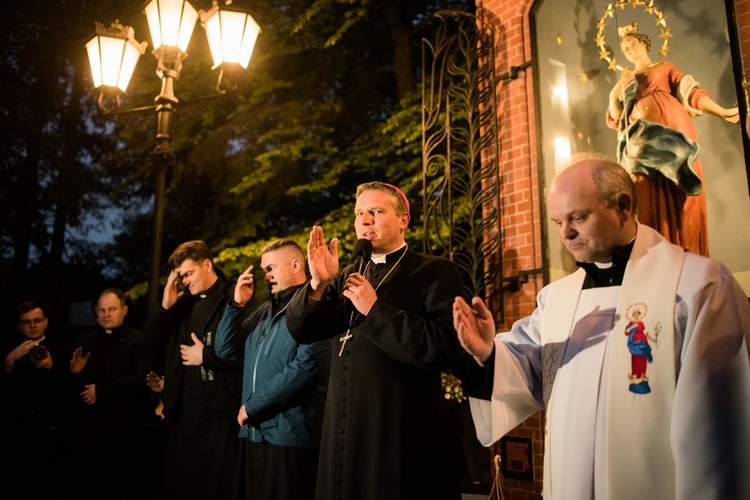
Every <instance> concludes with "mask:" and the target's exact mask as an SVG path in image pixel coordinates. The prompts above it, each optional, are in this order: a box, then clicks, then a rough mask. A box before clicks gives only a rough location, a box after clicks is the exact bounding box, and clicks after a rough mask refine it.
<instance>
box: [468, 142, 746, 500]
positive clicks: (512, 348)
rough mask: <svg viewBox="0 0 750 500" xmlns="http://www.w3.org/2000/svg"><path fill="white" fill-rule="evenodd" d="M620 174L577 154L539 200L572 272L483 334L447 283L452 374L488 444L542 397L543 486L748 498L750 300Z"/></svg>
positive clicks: (562, 493) (484, 319) (568, 492)
mask: <svg viewBox="0 0 750 500" xmlns="http://www.w3.org/2000/svg"><path fill="white" fill-rule="evenodd" d="M637 203H638V200H637V196H636V193H635V188H634V186H633V183H632V180H631V178H630V175H629V174H628V173H627V172H626V171H625V170H624V169H623V168H622V167H620V166H619V165H618V164H616V163H614V162H612V161H610V160H607V159H605V158H603V157H599V156H594V155H591V156H588V157H579V158H577V159H576V160H574V161H573V163H572V165H571V166H570V167H569V168H567V169H566V170H564V171H563V172H562V173H561V174H560V175H559V176H558V177H557V178H556V179H555V181H554V183H553V185H552V186H551V188H550V190H549V193H548V199H547V207H548V213H549V215H550V217H551V219H552V220H553V221H554V222H555V224H556V225H557V226H558V228H559V231H560V237H561V239H562V241H563V243H564V245H565V246H566V248H567V249H568V250H569V251H570V252H571V254H573V256H574V257H575V259H576V261H577V263H578V266H579V269H578V271H577V272H575V273H573V274H571V275H569V276H567V277H565V278H563V279H561V280H559V281H556V282H554V283H552V284H550V285H548V286H546V287H545V288H544V289H542V291H541V292H540V293H539V295H538V298H537V308H536V310H535V311H534V313H533V314H532V315H531V316H530V317H527V318H524V319H521V320H519V321H517V322H516V323H515V324H514V325H513V327H512V329H511V331H509V332H505V333H500V334H497V335H495V325H494V321H493V319H492V314H491V313H490V311H489V310H488V309H487V308H486V307H485V306H484V303H483V302H482V300H481V299H479V298H477V297H475V298H474V299H473V300H472V303H471V304H467V303H466V302H465V301H464V300H462V299H461V298H460V297H459V298H456V301H455V303H454V308H453V315H454V326H455V327H456V331H457V332H458V337H459V341H460V342H461V344H462V346H463V347H464V349H465V350H466V351H467V352H468V353H469V354H470V355H472V356H473V358H474V361H473V362H472V363H471V367H470V369H469V371H468V373H467V375H466V378H465V380H464V390H465V391H466V392H467V393H469V395H472V394H473V395H475V396H477V397H476V398H471V399H470V403H471V409H472V416H473V418H474V423H475V426H476V430H477V436H478V438H479V440H480V441H481V442H482V444H484V445H485V446H489V445H491V444H492V443H494V442H495V441H497V440H499V439H500V438H501V437H502V436H503V435H505V434H506V433H507V432H509V431H510V430H512V429H513V428H514V427H516V426H517V425H518V424H520V423H521V422H523V421H524V420H525V419H526V418H528V417H529V416H531V415H532V414H534V413H535V412H537V411H539V410H544V417H545V418H544V427H545V429H544V446H545V453H544V457H545V458H544V487H543V495H544V497H545V498H548V499H574V500H585V499H593V498H598V499H609V500H611V499H620V498H633V499H651V498H653V499H660V500H661V499H671V498H680V499H688V498H689V499H697V498H700V499H709V498H711V499H712V498H717V499H718V498H726V499H728V498H732V499H735V498H750V472H749V471H750V469H749V468H748V467H750V465H749V464H750V356H749V351H748V339H749V338H750V305H748V299H747V296H746V295H745V293H744V292H743V291H742V289H741V288H740V286H739V285H738V284H737V282H736V281H735V280H734V278H733V277H732V275H731V273H730V272H729V271H728V270H727V269H726V267H724V266H723V265H722V264H720V263H719V262H717V261H715V260H712V259H708V258H705V257H701V256H698V255H695V254H692V253H689V252H685V251H683V250H682V249H681V248H679V247H677V246H675V245H672V244H671V243H668V242H667V241H666V240H665V239H664V238H662V237H661V236H660V235H659V234H658V233H657V232H655V231H654V230H652V229H650V228H648V227H646V226H643V225H640V224H638V222H637V221H636V219H635V215H634V214H635V213H636V208H637Z"/></svg>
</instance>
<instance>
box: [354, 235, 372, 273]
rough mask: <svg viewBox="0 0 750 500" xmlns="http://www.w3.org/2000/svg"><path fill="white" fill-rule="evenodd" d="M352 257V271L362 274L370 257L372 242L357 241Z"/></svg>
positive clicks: (365, 240) (361, 239)
mask: <svg viewBox="0 0 750 500" xmlns="http://www.w3.org/2000/svg"><path fill="white" fill-rule="evenodd" d="M352 256H353V257H354V271H355V272H357V273H359V274H362V273H363V272H364V270H365V266H366V265H367V263H368V262H369V261H370V257H371V256H372V242H371V241H370V240H368V239H365V238H360V239H358V240H357V242H356V243H355V244H354V250H352Z"/></svg>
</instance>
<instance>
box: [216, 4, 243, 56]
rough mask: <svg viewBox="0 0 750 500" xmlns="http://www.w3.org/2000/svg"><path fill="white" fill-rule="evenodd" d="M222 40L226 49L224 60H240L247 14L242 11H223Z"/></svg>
mask: <svg viewBox="0 0 750 500" xmlns="http://www.w3.org/2000/svg"><path fill="white" fill-rule="evenodd" d="M220 14H221V41H222V47H223V49H224V61H225V62H230V63H236V62H239V60H240V48H241V45H242V32H243V31H244V29H245V18H246V17H247V16H246V15H245V14H243V13H241V12H232V11H222V12H220Z"/></svg>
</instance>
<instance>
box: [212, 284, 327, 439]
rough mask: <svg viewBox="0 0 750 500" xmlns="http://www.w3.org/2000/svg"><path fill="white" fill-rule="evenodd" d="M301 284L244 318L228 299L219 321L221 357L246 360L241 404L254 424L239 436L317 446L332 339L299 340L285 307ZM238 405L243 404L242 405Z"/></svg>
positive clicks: (280, 293) (219, 349)
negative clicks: (308, 342) (330, 340)
mask: <svg viewBox="0 0 750 500" xmlns="http://www.w3.org/2000/svg"><path fill="white" fill-rule="evenodd" d="M300 288H301V285H300V286H298V287H291V288H287V289H286V290H283V291H281V292H279V293H278V294H276V296H275V297H274V298H272V299H271V300H269V301H267V302H264V303H263V304H262V305H260V306H259V307H258V308H257V309H255V310H254V311H253V312H252V313H251V314H250V316H247V317H246V318H245V314H243V309H242V308H239V307H237V305H236V304H235V303H234V301H233V300H231V299H230V301H229V305H228V306H227V308H226V309H225V311H224V315H223V316H222V318H221V321H220V322H219V326H218V329H217V331H216V337H215V340H214V341H215V344H214V345H215V350H216V354H217V355H218V356H219V357H222V358H227V359H242V358H243V357H244V360H245V362H244V374H243V379H242V404H243V405H245V411H246V412H247V414H248V416H249V423H250V428H249V429H246V428H241V429H240V437H241V438H246V439H250V440H251V441H253V442H255V443H263V442H267V443H271V444H274V445H277V446H295V447H318V446H319V445H320V435H321V428H322V424H323V410H324V407H325V398H326V388H327V385H328V368H329V365H328V360H329V349H330V348H329V341H327V340H325V341H322V342H315V343H313V344H298V343H297V342H296V341H295V340H294V339H293V338H292V336H291V335H290V334H289V330H288V329H287V326H286V315H285V311H286V306H287V304H288V303H289V300H290V299H291V297H292V296H293V295H294V293H295V292H296V291H297V290H299V289H300ZM238 408H239V407H238Z"/></svg>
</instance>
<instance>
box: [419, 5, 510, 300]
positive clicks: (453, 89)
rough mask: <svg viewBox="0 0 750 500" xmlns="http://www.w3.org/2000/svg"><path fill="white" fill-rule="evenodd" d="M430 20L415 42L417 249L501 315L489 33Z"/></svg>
mask: <svg viewBox="0 0 750 500" xmlns="http://www.w3.org/2000/svg"><path fill="white" fill-rule="evenodd" d="M433 22H438V23H440V24H439V26H438V27H437V29H436V30H435V33H436V35H435V38H434V39H432V40H426V39H423V40H422V183H423V186H422V187H423V198H422V203H423V224H424V239H423V246H424V252H425V253H431V254H435V255H443V256H446V257H448V258H450V259H451V260H452V261H453V262H454V263H455V264H456V265H457V267H458V268H459V272H460V273H461V278H462V281H463V285H464V292H465V295H467V296H473V295H477V296H480V297H487V298H489V299H491V304H490V305H491V307H492V309H493V310H494V311H495V312H496V314H500V315H502V292H501V286H500V282H499V277H500V274H501V269H502V256H501V251H500V250H501V246H500V224H499V222H500V201H499V192H500V186H499V182H500V181H499V170H498V155H499V138H498V120H497V101H496V96H495V85H494V82H495V50H494V47H495V43H494V40H495V34H494V30H493V28H492V27H491V26H489V25H488V24H487V23H486V22H485V21H484V20H483V19H482V18H480V17H476V16H473V15H471V14H467V13H464V12H453V11H450V12H448V11H446V12H439V13H437V14H435V19H434V21H433Z"/></svg>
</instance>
